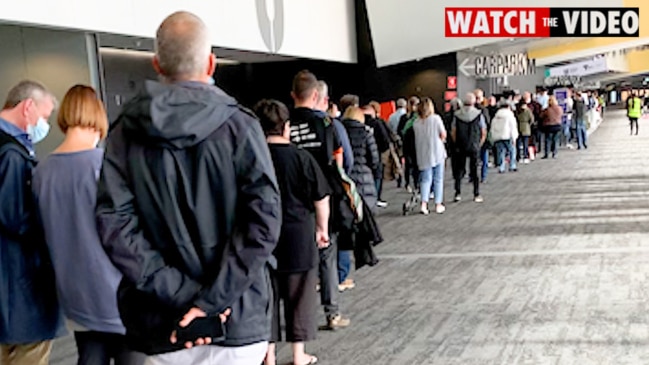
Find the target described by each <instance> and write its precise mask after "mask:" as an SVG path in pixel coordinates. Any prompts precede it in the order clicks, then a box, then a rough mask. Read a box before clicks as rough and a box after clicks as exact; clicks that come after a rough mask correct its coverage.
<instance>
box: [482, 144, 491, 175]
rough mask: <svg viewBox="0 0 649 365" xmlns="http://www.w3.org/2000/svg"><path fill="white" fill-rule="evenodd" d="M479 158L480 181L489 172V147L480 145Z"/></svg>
mask: <svg viewBox="0 0 649 365" xmlns="http://www.w3.org/2000/svg"><path fill="white" fill-rule="evenodd" d="M480 160H481V161H482V171H481V174H480V178H481V180H482V181H486V180H487V175H488V174H489V148H486V147H485V146H482V148H481V149H480Z"/></svg>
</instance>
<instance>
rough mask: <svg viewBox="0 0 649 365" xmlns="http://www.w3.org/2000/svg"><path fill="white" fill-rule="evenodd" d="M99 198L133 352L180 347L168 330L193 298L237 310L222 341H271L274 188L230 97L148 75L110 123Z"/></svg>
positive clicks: (265, 159)
mask: <svg viewBox="0 0 649 365" xmlns="http://www.w3.org/2000/svg"><path fill="white" fill-rule="evenodd" d="M97 199H98V202H97V225H98V230H99V233H100V236H101V238H102V241H103V245H104V247H105V249H106V251H107V253H108V255H109V256H110V258H111V260H112V261H113V263H114V264H115V266H116V267H117V268H119V270H120V271H121V272H122V273H123V274H124V279H123V281H122V284H121V285H120V288H119V291H118V305H119V309H120V315H121V317H122V320H123V322H124V325H125V327H126V330H127V333H126V335H127V339H128V342H129V345H131V346H132V347H133V348H134V349H135V350H138V351H141V352H145V353H147V354H156V353H164V352H171V351H175V350H179V349H181V348H182V344H180V345H172V344H171V343H170V342H169V336H170V334H171V332H172V331H173V329H174V328H175V326H176V325H177V323H178V320H179V319H180V318H181V317H182V316H183V314H184V313H185V312H186V311H187V310H188V309H189V308H191V307H194V306H197V307H199V308H201V309H203V310H204V311H205V312H206V313H207V314H208V316H210V317H212V318H213V319H214V320H215V321H218V320H219V319H218V316H217V314H218V313H222V312H223V311H225V310H226V309H227V308H231V309H232V314H231V315H230V317H229V318H228V321H227V322H226V330H227V338H226V340H225V342H223V343H220V344H221V345H225V346H242V345H248V344H253V343H256V342H261V341H267V340H268V339H269V337H270V323H271V321H270V318H271V312H270V304H269V303H270V302H269V298H270V295H271V290H272V289H271V285H270V281H269V277H268V266H269V265H272V264H273V262H272V260H273V259H272V252H273V250H274V248H275V245H276V243H277V240H278V237H279V231H280V226H281V205H280V197H279V189H278V186H277V182H276V178H275V171H274V168H273V163H272V161H271V158H270V153H269V151H268V147H267V145H266V141H265V138H264V134H263V132H262V130H261V127H260V125H259V123H258V122H257V121H256V120H255V118H254V117H253V116H252V115H251V114H250V113H249V112H247V111H246V110H244V109H243V108H241V107H240V106H239V105H238V104H237V102H236V101H235V100H234V99H233V98H231V97H230V96H228V95H226V94H225V93H224V92H223V91H221V90H220V89H218V88H216V87H214V86H209V85H206V84H201V83H196V82H184V83H178V84H172V85H165V84H160V83H156V82H148V83H147V84H146V90H145V92H144V93H143V94H142V95H140V96H138V97H136V98H135V99H134V100H132V101H131V102H129V103H128V104H127V105H125V107H124V110H123V112H122V114H121V115H120V117H119V118H118V119H117V121H115V123H113V125H112V126H111V131H110V133H109V137H108V141H107V147H106V153H105V159H104V165H103V169H102V173H101V178H100V181H99V190H98V198H97Z"/></svg>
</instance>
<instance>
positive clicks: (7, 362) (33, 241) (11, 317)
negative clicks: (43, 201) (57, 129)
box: [0, 81, 65, 365]
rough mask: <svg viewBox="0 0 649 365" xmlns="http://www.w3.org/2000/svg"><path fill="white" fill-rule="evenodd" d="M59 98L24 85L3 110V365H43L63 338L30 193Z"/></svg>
mask: <svg viewBox="0 0 649 365" xmlns="http://www.w3.org/2000/svg"><path fill="white" fill-rule="evenodd" d="M55 106H56V99H55V98H54V96H52V94H50V93H49V92H48V91H47V90H46V89H45V87H43V85H41V84H39V83H37V82H34V81H22V82H20V83H19V84H18V85H16V86H15V87H14V88H12V89H11V90H10V91H9V94H8V95H7V99H6V101H5V104H4V107H3V108H2V110H1V111H0V176H1V177H2V178H1V179H0V201H1V202H2V204H1V205H0V252H1V253H2V254H0V364H3V365H23V364H30V365H32V364H34V365H41V364H42V365H45V364H47V363H48V362H49V354H50V350H51V348H52V344H51V340H52V339H53V338H55V337H58V336H60V335H62V334H64V331H65V330H64V327H63V325H62V324H63V318H62V316H61V312H60V310H59V306H58V303H57V300H56V295H55V286H54V281H53V278H54V273H53V271H52V268H51V264H50V261H49V254H48V252H47V247H46V246H45V239H44V236H43V233H42V229H41V227H40V224H39V223H38V222H39V220H38V216H37V210H36V209H37V208H36V203H35V202H34V199H33V196H32V192H31V177H32V171H33V169H34V167H35V166H36V160H35V158H34V146H33V143H36V142H38V141H40V140H42V139H43V138H44V137H45V136H46V135H47V132H48V131H49V125H48V124H47V119H48V118H49V117H50V115H51V114H52V111H53V110H54V108H55Z"/></svg>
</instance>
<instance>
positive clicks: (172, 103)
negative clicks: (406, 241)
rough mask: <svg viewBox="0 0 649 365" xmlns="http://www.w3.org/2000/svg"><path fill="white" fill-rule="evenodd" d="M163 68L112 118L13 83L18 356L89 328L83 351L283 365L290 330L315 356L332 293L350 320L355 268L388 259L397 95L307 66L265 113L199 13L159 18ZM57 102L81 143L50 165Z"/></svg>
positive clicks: (6, 152) (8, 271)
mask: <svg viewBox="0 0 649 365" xmlns="http://www.w3.org/2000/svg"><path fill="white" fill-rule="evenodd" d="M153 67H154V68H155V70H156V72H157V73H158V74H159V75H160V78H161V81H160V82H154V81H149V82H147V83H146V85H145V87H144V90H143V91H142V92H141V93H140V94H139V95H138V96H137V97H135V98H134V99H133V100H131V101H130V102H129V103H127V104H126V105H124V107H123V110H122V112H121V114H120V116H119V117H118V118H117V120H115V121H114V122H113V123H111V125H110V127H109V124H108V120H107V116H106V111H105V109H104V106H103V103H102V101H101V100H100V99H99V97H98V95H97V93H96V92H95V90H94V89H93V88H92V87H90V86H86V85H76V86H74V87H72V88H71V89H70V90H69V91H68V92H67V93H66V95H65V97H64V98H63V100H62V102H61V103H60V105H59V102H58V100H57V99H56V98H55V97H54V96H53V94H52V93H51V92H49V91H48V90H47V88H46V87H45V86H44V85H42V84H40V83H39V82H36V81H23V82H20V83H19V84H17V85H16V86H15V87H13V88H12V89H11V90H10V91H9V93H8V96H7V98H6V101H5V104H4V106H3V108H2V110H1V111H0V174H1V176H2V177H3V179H2V181H1V182H0V199H2V201H3V205H2V209H1V210H0V262H1V264H0V350H1V351H0V363H1V364H3V365H44V364H48V363H49V354H50V351H51V348H52V340H53V339H55V338H57V337H61V336H64V335H65V334H66V333H68V332H73V333H74V339H75V342H76V345H77V352H78V355H79V356H78V363H79V364H91V365H97V364H100V365H101V364H106V365H108V364H109V363H111V362H113V363H114V364H115V365H140V364H147V365H162V364H229V365H237V364H242V365H244V364H245V365H259V364H261V363H262V362H263V363H265V364H267V365H274V364H275V363H276V358H275V351H276V347H275V344H276V343H277V342H278V341H280V340H282V338H283V336H282V331H281V329H282V327H284V328H285V333H286V334H285V337H284V338H285V339H286V341H288V342H290V343H291V344H292V350H293V363H294V364H298V365H305V364H314V363H316V362H317V361H318V359H317V357H315V356H313V355H310V354H308V353H307V352H306V349H305V343H306V342H308V341H311V340H313V339H314V338H315V336H316V334H317V331H318V326H317V324H318V320H317V305H318V294H317V291H318V290H319V292H320V301H319V304H320V305H321V306H322V307H323V310H324V315H325V322H324V323H325V324H324V326H322V327H321V329H323V330H337V329H341V328H345V327H347V326H349V325H350V324H351V321H350V319H349V318H348V317H346V316H344V315H343V308H342V303H341V293H342V292H344V291H346V290H349V289H353V288H354V286H355V283H354V281H353V280H352V279H351V278H350V277H349V274H350V273H351V272H352V270H353V268H352V262H353V263H354V264H355V268H357V269H358V268H359V267H362V266H365V265H375V264H376V263H377V262H378V260H377V258H376V256H375V254H374V252H373V246H375V245H377V244H379V243H380V242H381V241H382V240H383V238H382V237H381V233H380V231H379V229H378V226H377V224H376V222H375V220H374V214H375V213H376V210H377V209H378V208H380V207H385V206H386V205H387V203H386V202H384V201H382V199H381V190H382V183H383V176H384V174H390V171H389V170H388V169H384V165H388V167H389V166H391V165H392V164H385V163H384V162H385V161H389V160H390V159H391V158H392V156H395V154H394V150H395V147H394V143H393V138H392V137H391V135H390V131H389V128H388V126H387V124H386V123H385V122H382V121H378V120H377V118H376V116H377V114H378V111H377V107H378V104H376V103H373V104H368V105H367V106H365V107H361V106H360V105H359V98H358V96H355V95H346V96H344V97H343V98H342V99H341V101H340V109H338V105H336V103H333V102H331V101H330V100H329V96H328V86H327V84H326V83H325V82H324V81H322V80H318V79H317V78H316V76H315V75H314V74H313V73H311V72H309V71H302V72H299V73H298V74H297V75H296V76H295V78H294V80H293V86H292V90H291V91H290V94H291V96H292V98H293V101H294V103H293V107H292V108H290V109H289V108H288V107H287V106H286V105H284V104H283V103H281V102H280V101H277V100H262V101H260V102H259V103H257V104H256V105H255V106H254V108H253V110H248V109H246V108H244V107H242V106H241V105H239V104H238V103H237V102H236V100H234V99H233V98H232V97H230V96H228V95H227V94H226V93H225V92H224V91H222V90H221V89H220V88H218V87H217V86H215V85H214V82H213V78H212V76H211V75H212V74H213V73H214V71H215V68H216V61H215V56H214V55H213V54H212V52H211V46H210V43H209V31H208V29H207V27H206V25H205V24H204V23H203V22H202V21H201V20H200V19H199V18H198V17H197V16H195V15H194V14H191V13H187V12H177V13H174V14H172V15H170V16H169V17H168V18H166V19H165V20H164V22H163V23H162V24H161V25H160V27H159V28H158V31H157V33H156V54H155V57H154V58H153ZM287 92H288V91H287ZM57 109H58V117H57V124H58V127H59V128H60V129H61V131H62V132H63V133H64V134H65V139H64V141H63V142H62V143H61V144H60V146H59V147H57V148H56V149H55V150H54V151H53V152H52V153H51V154H50V155H49V156H47V157H46V158H45V159H44V160H42V161H41V162H39V163H38V164H37V162H36V156H35V149H34V145H35V144H36V143H39V142H40V141H41V140H43V139H44V138H45V137H46V136H47V134H48V132H49V129H50V124H49V123H48V119H49V117H50V115H51V114H52V113H53V112H54V111H55V110H57ZM338 110H340V112H338ZM101 141H104V142H103V144H104V148H98V145H99V143H100V142H101ZM390 151H393V153H392V154H391V153H390ZM392 159H393V160H394V158H392ZM393 162H394V163H395V164H397V165H398V163H399V161H393ZM395 170H398V166H397V167H396V168H395ZM282 304H283V309H284V310H283V314H284V315H283V316H281V315H280V313H281V305H282ZM281 318H284V320H285V325H284V326H282V325H281V324H280V319H281Z"/></svg>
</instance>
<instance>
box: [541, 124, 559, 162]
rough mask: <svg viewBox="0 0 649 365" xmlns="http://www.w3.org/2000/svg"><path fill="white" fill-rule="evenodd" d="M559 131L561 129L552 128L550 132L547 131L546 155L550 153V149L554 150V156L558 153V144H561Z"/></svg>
mask: <svg viewBox="0 0 649 365" xmlns="http://www.w3.org/2000/svg"><path fill="white" fill-rule="evenodd" d="M559 133H560V130H558V131H557V130H550V131H548V132H545V156H544V157H548V156H549V155H550V151H552V157H555V156H556V155H557V151H558V144H559Z"/></svg>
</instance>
